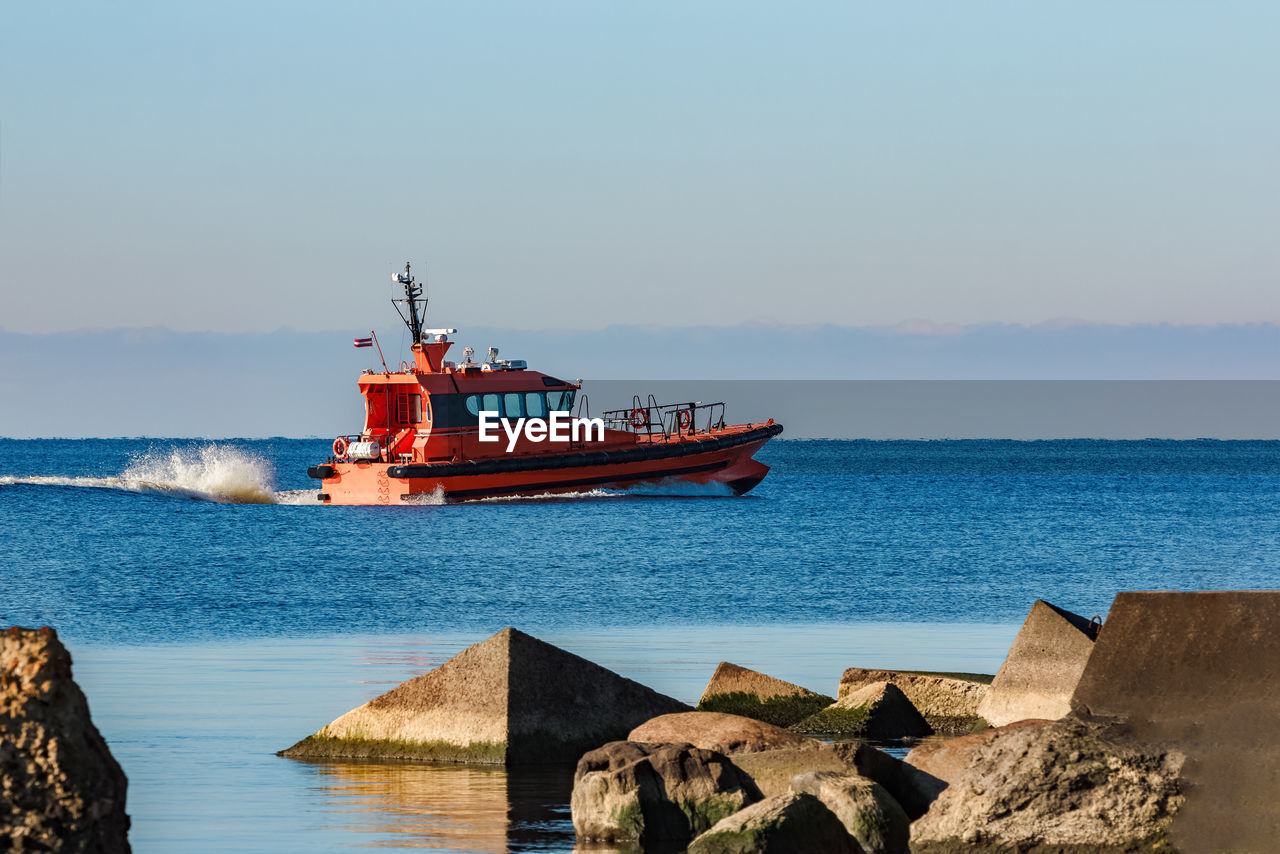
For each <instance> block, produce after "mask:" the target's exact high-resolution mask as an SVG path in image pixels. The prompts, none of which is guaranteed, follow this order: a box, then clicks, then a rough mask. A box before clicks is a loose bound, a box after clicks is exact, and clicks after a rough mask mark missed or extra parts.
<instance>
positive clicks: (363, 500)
mask: <svg viewBox="0 0 1280 854" xmlns="http://www.w3.org/2000/svg"><path fill="white" fill-rule="evenodd" d="M780 432H782V427H781V425H777V424H768V425H759V426H755V425H748V426H747V428H746V429H745V430H739V431H733V432H725V433H722V434H720V435H711V436H706V437H704V438H699V439H689V438H685V439H682V440H680V441H672V442H655V443H638V444H637V445H635V446H633V447H630V448H626V449H615V450H611V451H597V452H587V451H584V452H581V453H572V454H555V455H545V456H522V457H513V458H509V459H490V460H477V461H468V462H460V463H435V464H400V465H396V464H387V463H383V462H335V463H331V464H329V465H327V466H316V467H314V468H312V469H311V470H310V471H309V473H310V474H311V475H312V476H313V477H318V478H319V479H320V480H321V489H320V494H321V499H320V500H321V501H323V502H324V503H326V504H348V505H367V504H373V505H384V506H386V505H394V504H413V503H420V502H422V501H423V500H424V499H434V498H435V497H440V498H443V499H445V500H450V501H465V500H475V499H482V498H494V497H503V496H520V495H545V494H563V493H570V492H582V491H586V490H591V489H599V488H619V489H625V488H628V487H632V486H636V485H639V484H644V483H656V482H662V481H668V480H675V481H683V482H687V483H695V484H709V483H722V484H725V486H727V487H728V488H729V489H730V490H732V491H733V492H734V493H736V494H739V495H741V494H743V493H745V492H747V491H749V490H750V489H751V488H752V487H754V486H755V485H756V484H758V483H759V482H760V481H761V480H762V479H763V478H764V476H765V474H767V473H768V471H769V467H768V466H766V465H765V464H763V463H761V462H759V461H758V460H755V459H752V456H753V455H754V454H755V453H756V452H757V451H758V450H760V448H761V447H762V446H763V445H764V443H765V442H767V441H768V440H769V439H770V438H772V437H773V436H776V435H777V434H778V433H780Z"/></svg>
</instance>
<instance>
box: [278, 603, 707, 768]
mask: <svg viewBox="0 0 1280 854" xmlns="http://www.w3.org/2000/svg"><path fill="white" fill-rule="evenodd" d="M688 708H689V707H688V706H686V705H685V704H684V703H681V702H679V701H678V700H673V699H672V698H670V697H666V696H664V695H662V694H659V693H657V692H656V691H653V690H651V689H649V688H646V687H645V686H643V685H641V684H639V683H637V682H633V681H631V680H630V679H625V678H623V677H622V676H619V675H618V674H616V673H614V672H612V671H610V670H606V669H605V668H603V667H601V666H599V665H598V664H594V663H592V662H590V661H587V660H586V659H584V658H580V657H579V656H576V655H573V654H572V653H569V652H565V651H564V650H562V649H559V648H557V647H554V646H552V645H551V644H548V643H544V642H543V641H540V640H538V639H537V638H534V637H531V636H529V635H527V634H525V633H523V632H520V631H517V630H516V629H510V628H508V629H503V630H502V631H500V632H498V633H497V634H495V635H493V636H492V637H490V638H488V639H487V640H484V641H482V642H480V643H478V644H475V645H473V646H470V647H468V648H467V649H464V650H463V651H462V652H460V653H458V654H457V655H455V656H454V657H453V658H451V659H449V660H448V661H446V662H445V663H444V664H442V665H440V667H438V668H436V669H435V670H432V671H431V672H429V673H426V674H424V675H422V676H418V677H415V678H413V679H410V680H409V681H407V682H404V683H401V684H400V685H398V686H396V687H395V688H393V689H391V690H390V691H388V692H387V693H385V694H383V695H381V696H379V697H375V698H374V699H372V700H370V701H369V702H367V703H365V704H364V705H363V706H360V707H358V708H355V709H352V710H351V711H349V712H347V713H346V714H345V715H342V716H341V717H339V718H337V719H336V720H334V721H333V722H331V723H329V724H328V725H326V726H324V727H322V728H321V729H320V731H319V732H317V733H315V734H314V735H311V736H308V737H307V738H305V739H303V740H302V741H299V742H298V743H297V744H295V745H293V746H292V747H290V748H288V749H287V750H282V751H280V755H281V756H288V757H291V758H299V759H318V758H386V759H390V758H395V759H420V760H432V761H445V762H468V763H480V764H492V765H502V764H507V765H511V764H554V763H566V764H568V763H572V762H575V761H577V759H578V757H579V756H581V755H582V754H583V753H584V752H586V751H587V750H590V749H592V748H594V747H597V746H599V745H601V744H603V743H605V742H608V741H614V740H617V739H619V738H623V737H625V736H626V734H627V732H628V731H629V730H630V729H631V728H632V727H634V726H636V725H637V724H639V723H642V722H644V721H646V720H649V719H650V718H652V717H655V716H657V715H663V714H667V713H671V712H680V711H685V710H687V709H688Z"/></svg>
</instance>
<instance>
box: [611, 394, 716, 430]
mask: <svg viewBox="0 0 1280 854" xmlns="http://www.w3.org/2000/svg"><path fill="white" fill-rule="evenodd" d="M603 417H604V426H605V427H606V428H608V429H611V430H629V431H631V432H633V433H643V434H646V435H648V436H649V437H650V438H656V437H658V436H661V437H662V438H663V439H670V438H671V437H672V436H692V435H695V434H698V433H710V432H712V431H713V430H719V429H722V428H723V427H724V402H723V401H719V402H716V403H703V402H702V401H700V400H692V401H689V402H687V403H658V401H657V399H656V398H655V397H654V396H653V395H649V396H648V399H646V400H643V401H642V400H641V399H640V395H638V394H637V395H634V396H633V397H632V399H631V408H630V409H610V410H608V411H606V412H605V413H603Z"/></svg>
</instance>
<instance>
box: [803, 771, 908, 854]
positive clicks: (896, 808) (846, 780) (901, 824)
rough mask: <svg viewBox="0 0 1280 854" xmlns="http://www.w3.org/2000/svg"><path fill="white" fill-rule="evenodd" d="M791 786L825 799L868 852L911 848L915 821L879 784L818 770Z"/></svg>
mask: <svg viewBox="0 0 1280 854" xmlns="http://www.w3.org/2000/svg"><path fill="white" fill-rule="evenodd" d="M791 789H792V791H795V792H803V793H805V794H808V795H813V796H814V797H815V798H817V799H818V800H820V801H822V803H823V804H824V805H826V807H827V809H829V810H831V812H833V813H835V816H836V818H838V819H840V823H841V824H843V825H844V829H845V830H846V831H848V833H849V835H850V836H852V837H853V838H854V839H856V840H858V844H859V845H861V846H862V850H863V851H865V852H866V854H903V852H905V851H906V850H907V837H908V836H909V834H910V832H911V820H910V819H908V818H907V814H906V813H905V812H903V811H902V807H901V806H900V805H899V804H898V802H897V801H895V800H894V799H893V796H892V795H890V794H889V792H888V791H887V790H886V789H885V788H884V787H883V786H881V785H880V784H879V783H876V782H875V781H873V780H869V779H867V778H866V777H862V776H859V775H857V774H848V773H845V774H837V773H832V772H830V771H817V772H810V773H808V774H801V775H799V776H797V777H796V778H795V779H794V780H792V781H791Z"/></svg>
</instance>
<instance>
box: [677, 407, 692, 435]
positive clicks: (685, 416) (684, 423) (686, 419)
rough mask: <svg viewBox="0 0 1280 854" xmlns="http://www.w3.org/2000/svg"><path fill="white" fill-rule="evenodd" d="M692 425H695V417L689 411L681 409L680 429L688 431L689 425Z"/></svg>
mask: <svg viewBox="0 0 1280 854" xmlns="http://www.w3.org/2000/svg"><path fill="white" fill-rule="evenodd" d="M692 423H693V415H691V414H690V412H689V410H687V409H681V410H680V429H681V430H688V429H689V425H690V424H692Z"/></svg>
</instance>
